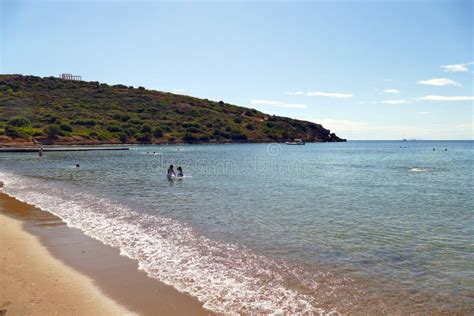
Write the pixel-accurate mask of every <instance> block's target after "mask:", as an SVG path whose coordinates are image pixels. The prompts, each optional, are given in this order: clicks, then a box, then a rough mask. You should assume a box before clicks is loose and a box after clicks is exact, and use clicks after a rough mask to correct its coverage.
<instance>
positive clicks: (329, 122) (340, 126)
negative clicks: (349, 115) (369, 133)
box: [312, 118, 368, 133]
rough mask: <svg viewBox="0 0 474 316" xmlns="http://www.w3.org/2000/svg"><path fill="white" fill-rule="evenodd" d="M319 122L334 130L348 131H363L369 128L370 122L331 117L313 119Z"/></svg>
mask: <svg viewBox="0 0 474 316" xmlns="http://www.w3.org/2000/svg"><path fill="white" fill-rule="evenodd" d="M312 121H313V122H316V123H318V124H321V125H322V126H323V127H324V128H327V129H330V130H331V131H332V132H336V133H337V132H338V131H339V132H348V131H351V132H353V131H363V130H366V129H368V124H367V123H366V122H361V121H351V120H335V119H330V118H323V119H318V120H312Z"/></svg>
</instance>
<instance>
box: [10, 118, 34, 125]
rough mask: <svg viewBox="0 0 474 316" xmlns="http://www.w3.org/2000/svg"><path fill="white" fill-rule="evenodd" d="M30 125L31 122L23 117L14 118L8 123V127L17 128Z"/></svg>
mask: <svg viewBox="0 0 474 316" xmlns="http://www.w3.org/2000/svg"><path fill="white" fill-rule="evenodd" d="M30 124H31V122H30V120H29V119H27V118H26V117H22V116H15V117H12V118H11V119H10V120H9V121H8V125H11V126H16V127H22V126H30Z"/></svg>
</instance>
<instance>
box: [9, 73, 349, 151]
mask: <svg viewBox="0 0 474 316" xmlns="http://www.w3.org/2000/svg"><path fill="white" fill-rule="evenodd" d="M294 138H301V139H303V140H305V141H307V142H335V141H343V140H342V139H340V138H339V137H337V136H336V135H335V134H333V133H330V131H329V130H327V129H325V128H323V127H322V126H321V125H319V124H315V123H311V122H305V121H299V120H294V119H289V118H285V117H279V116H270V115H267V114H264V113H262V112H259V111H257V110H254V109H249V108H244V107H239V106H235V105H231V104H227V103H225V102H222V101H219V102H214V101H210V100H207V99H198V98H193V97H190V96H183V95H177V94H172V93H166V92H159V91H153V90H146V89H144V88H143V87H138V88H134V87H127V86H124V85H113V86H111V85H107V84H104V83H99V82H85V81H68V80H62V79H58V78H54V77H48V78H40V77H34V76H21V75H0V144H11V143H21V142H29V141H33V140H35V141H40V142H43V143H57V144H101V143H183V142H184V143H226V142H283V141H289V140H293V139H294Z"/></svg>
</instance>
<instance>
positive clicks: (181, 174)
mask: <svg viewBox="0 0 474 316" xmlns="http://www.w3.org/2000/svg"><path fill="white" fill-rule="evenodd" d="M178 177H180V178H182V177H184V173H183V168H181V166H179V167H178Z"/></svg>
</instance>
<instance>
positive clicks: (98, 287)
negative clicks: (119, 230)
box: [0, 193, 208, 315]
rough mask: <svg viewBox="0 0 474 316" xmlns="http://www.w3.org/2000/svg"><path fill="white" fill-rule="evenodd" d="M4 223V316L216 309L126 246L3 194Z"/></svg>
mask: <svg viewBox="0 0 474 316" xmlns="http://www.w3.org/2000/svg"><path fill="white" fill-rule="evenodd" d="M0 227H2V229H1V231H0V247H1V251H0V252H1V254H2V255H1V257H0V260H1V268H0V315H55V314H56V315H131V314H139V315H152V314H153V315H185V314H193V315H196V314H198V315H199V314H201V315H206V314H208V312H207V311H206V310H204V309H203V308H202V307H201V303H200V302H199V301H197V300H196V299H194V298H192V297H190V296H188V295H185V294H182V293H179V292H178V291H176V290H175V289H174V288H172V287H171V286H168V285H165V284H163V283H161V282H159V281H157V280H154V279H151V278H149V277H147V276H146V274H145V273H144V272H142V271H139V270H138V267H137V263H136V262H135V261H133V260H131V259H128V258H125V257H122V256H120V255H119V252H118V250H116V249H113V248H111V247H108V246H105V245H103V244H101V243H100V242H98V241H96V240H94V239H92V238H90V237H88V236H85V235H84V234H82V232H80V231H79V230H76V229H72V228H69V227H67V226H66V225H65V224H64V223H63V222H62V221H61V220H60V219H59V218H57V217H56V216H54V215H52V214H50V213H48V212H44V211H42V210H39V209H37V208H35V207H33V206H31V205H28V204H26V203H23V202H20V201H18V200H16V199H14V198H12V197H10V196H8V195H5V194H2V193H0ZM2 313H3V314H2Z"/></svg>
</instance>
